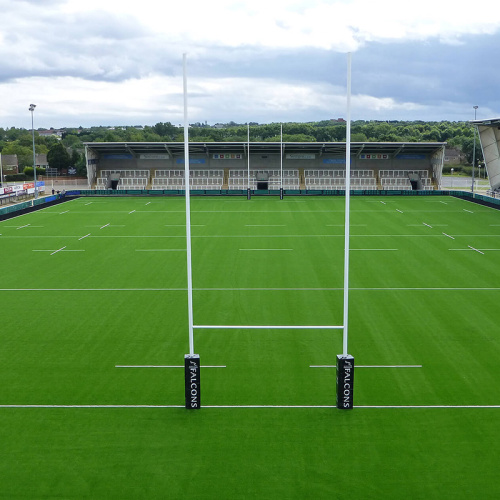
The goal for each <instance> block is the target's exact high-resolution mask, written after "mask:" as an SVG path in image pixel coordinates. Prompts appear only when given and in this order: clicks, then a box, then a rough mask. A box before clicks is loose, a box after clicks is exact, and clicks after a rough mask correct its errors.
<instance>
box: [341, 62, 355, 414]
mask: <svg viewBox="0 0 500 500" xmlns="http://www.w3.org/2000/svg"><path fill="white" fill-rule="evenodd" d="M345 164H346V172H345V238H344V320H343V325H344V327H343V339H342V354H341V355H338V356H337V408H340V409H345V410H347V409H352V408H353V387H354V385H353V382H354V358H353V357H352V356H350V355H349V354H348V338H349V337H348V331H349V224H350V210H351V207H350V205H351V53H350V52H349V53H348V54H347V124H346V153H345Z"/></svg>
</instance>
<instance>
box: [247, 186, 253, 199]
mask: <svg viewBox="0 0 500 500" xmlns="http://www.w3.org/2000/svg"><path fill="white" fill-rule="evenodd" d="M251 198H252V195H251V194H250V188H247V200H250V199H251Z"/></svg>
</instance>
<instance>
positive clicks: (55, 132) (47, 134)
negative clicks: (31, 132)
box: [38, 128, 63, 139]
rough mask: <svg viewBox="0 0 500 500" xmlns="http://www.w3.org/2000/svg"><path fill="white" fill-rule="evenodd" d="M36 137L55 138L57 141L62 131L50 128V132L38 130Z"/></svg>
mask: <svg viewBox="0 0 500 500" xmlns="http://www.w3.org/2000/svg"><path fill="white" fill-rule="evenodd" d="M38 135H39V136H40V137H51V136H54V137H57V138H58V139H61V138H62V136H63V131H62V130H55V129H53V128H51V129H50V130H39V131H38Z"/></svg>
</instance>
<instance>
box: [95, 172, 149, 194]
mask: <svg viewBox="0 0 500 500" xmlns="http://www.w3.org/2000/svg"><path fill="white" fill-rule="evenodd" d="M111 181H118V185H117V189H118V190H127V189H146V188H147V185H148V182H149V170H101V172H100V176H99V177H98V178H97V189H107V188H109V187H110V183H111Z"/></svg>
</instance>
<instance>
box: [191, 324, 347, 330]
mask: <svg viewBox="0 0 500 500" xmlns="http://www.w3.org/2000/svg"><path fill="white" fill-rule="evenodd" d="M193 328H204V329H212V330H214V329H219V328H221V329H233V330H236V329H247V330H249V329H261V330H277V329H281V330H288V329H290V330H301V329H302V330H342V329H343V328H344V327H343V326H339V325H335V326H330V325H316V326H315V325H290V326H284V325H269V326H262V325H193Z"/></svg>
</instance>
